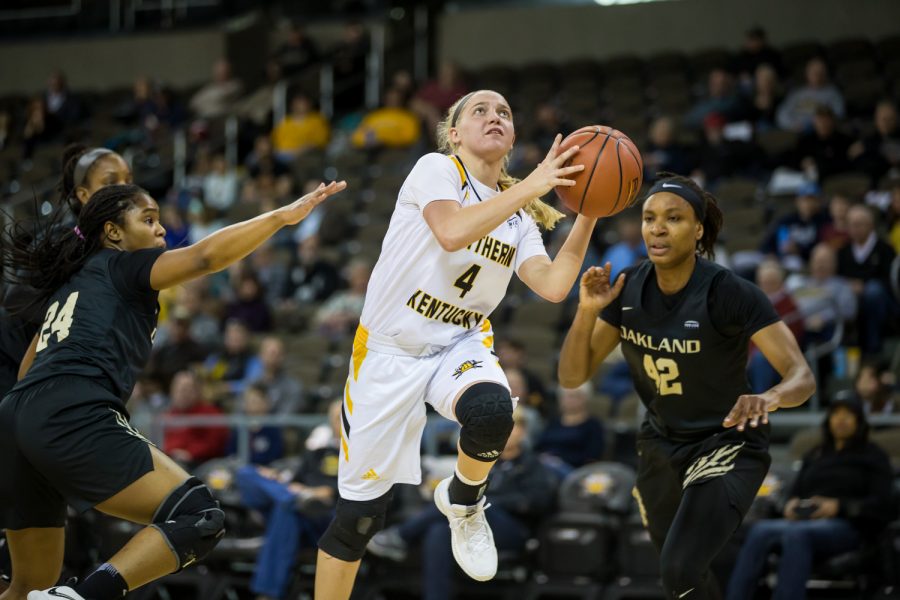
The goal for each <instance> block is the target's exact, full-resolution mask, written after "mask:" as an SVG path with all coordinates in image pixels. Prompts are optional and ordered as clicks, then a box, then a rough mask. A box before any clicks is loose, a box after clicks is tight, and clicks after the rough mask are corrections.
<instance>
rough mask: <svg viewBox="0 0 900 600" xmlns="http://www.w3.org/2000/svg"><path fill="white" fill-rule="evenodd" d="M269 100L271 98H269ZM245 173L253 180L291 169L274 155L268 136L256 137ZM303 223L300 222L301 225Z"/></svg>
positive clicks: (280, 173) (285, 172)
mask: <svg viewBox="0 0 900 600" xmlns="http://www.w3.org/2000/svg"><path fill="white" fill-rule="evenodd" d="M270 100H271V98H270ZM244 166H246V167H247V172H248V173H249V174H250V177H253V178H254V179H255V178H257V177H259V176H260V175H261V174H262V173H268V174H270V175H272V176H274V177H281V176H283V175H289V174H290V172H291V167H290V163H289V161H286V160H284V159H283V158H281V157H279V156H278V155H277V154H275V148H274V146H273V145H272V138H270V137H269V136H268V135H258V136H256V139H255V140H254V142H253V150H252V151H251V152H250V153H249V154H248V155H247V158H246V160H245V161H244ZM313 214H315V213H313ZM302 222H303V221H301V223H302Z"/></svg>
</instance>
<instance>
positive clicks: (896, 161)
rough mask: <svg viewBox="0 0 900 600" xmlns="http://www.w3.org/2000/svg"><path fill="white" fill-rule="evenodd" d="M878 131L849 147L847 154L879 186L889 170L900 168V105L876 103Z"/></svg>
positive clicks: (873, 185) (885, 101) (890, 102)
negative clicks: (899, 114)
mask: <svg viewBox="0 0 900 600" xmlns="http://www.w3.org/2000/svg"><path fill="white" fill-rule="evenodd" d="M874 120H875V131H873V132H872V133H871V134H869V135H867V136H865V137H864V138H862V139H861V140H859V141H857V142H855V143H854V144H853V145H852V146H850V149H849V152H848V156H849V158H850V159H851V160H852V161H853V165H854V167H855V168H857V169H858V170H860V171H863V172H864V173H866V174H867V175H868V176H869V177H871V178H872V187H875V186H877V185H878V182H879V180H880V179H881V178H882V177H884V175H885V174H886V173H887V172H888V170H889V169H892V168H898V167H900V123H898V121H897V106H896V105H895V104H894V102H893V101H892V100H882V101H881V102H879V103H878V104H877V105H876V106H875V118H874Z"/></svg>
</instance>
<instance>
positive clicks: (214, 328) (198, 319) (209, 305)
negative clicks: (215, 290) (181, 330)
mask: <svg viewBox="0 0 900 600" xmlns="http://www.w3.org/2000/svg"><path fill="white" fill-rule="evenodd" d="M178 307H180V308H181V309H182V310H185V311H187V313H188V315H189V319H190V324H191V337H192V338H193V339H195V340H197V342H198V343H199V344H200V346H201V347H203V348H207V349H209V348H215V347H217V346H218V345H219V343H220V342H221V341H222V334H221V331H220V329H219V325H220V319H217V318H216V316H215V314H214V313H215V312H216V310H217V309H218V306H217V305H216V304H215V302H211V301H210V297H209V283H208V281H205V280H194V281H190V282H188V283H185V284H182V285H181V286H180V287H179V288H178V296H177V304H176V310H178Z"/></svg>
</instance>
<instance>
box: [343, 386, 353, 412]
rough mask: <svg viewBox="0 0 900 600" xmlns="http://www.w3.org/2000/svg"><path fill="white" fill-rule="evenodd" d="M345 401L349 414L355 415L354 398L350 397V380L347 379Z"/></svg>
mask: <svg viewBox="0 0 900 600" xmlns="http://www.w3.org/2000/svg"><path fill="white" fill-rule="evenodd" d="M344 400H345V404H346V405H347V412H348V413H350V414H351V415H352V414H353V398H351V397H350V378H349V377H348V378H347V383H346V384H345V385H344Z"/></svg>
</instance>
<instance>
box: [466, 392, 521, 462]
mask: <svg viewBox="0 0 900 600" xmlns="http://www.w3.org/2000/svg"><path fill="white" fill-rule="evenodd" d="M512 413H513V406H512V398H511V397H510V394H509V390H508V389H506V388H505V387H504V386H502V385H500V384H499V383H493V382H483V383H476V384H475V385H473V386H472V387H470V388H468V389H467V390H466V391H464V392H463V393H462V395H461V396H460V397H459V400H457V401H456V419H457V420H458V421H459V423H460V425H462V429H461V430H460V433H459V447H460V449H462V451H463V453H465V455H466V456H469V457H470V458H473V459H475V460H480V461H482V462H493V461H495V460H497V457H499V456H500V453H501V452H503V447H504V446H505V445H506V440H507V439H509V434H510V433H512V429H513V418H512Z"/></svg>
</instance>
